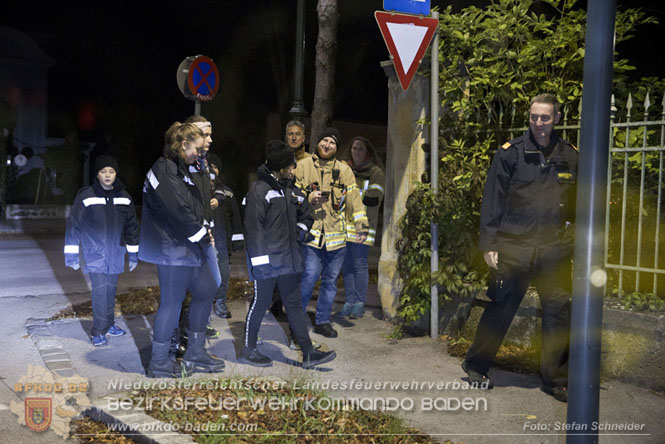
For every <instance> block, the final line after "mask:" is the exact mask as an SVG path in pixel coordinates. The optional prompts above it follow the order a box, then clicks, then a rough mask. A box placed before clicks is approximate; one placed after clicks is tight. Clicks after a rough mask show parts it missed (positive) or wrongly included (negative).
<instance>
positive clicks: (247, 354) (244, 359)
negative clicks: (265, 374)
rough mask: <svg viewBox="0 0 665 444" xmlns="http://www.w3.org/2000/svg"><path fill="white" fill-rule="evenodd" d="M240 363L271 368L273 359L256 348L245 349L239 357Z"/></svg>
mask: <svg viewBox="0 0 665 444" xmlns="http://www.w3.org/2000/svg"><path fill="white" fill-rule="evenodd" d="M238 362H241V363H243V364H249V365H253V366H254V367H271V366H272V359H270V358H269V357H267V356H266V355H263V354H261V353H260V352H259V351H258V350H257V349H256V348H249V347H243V348H242V350H240V355H239V356H238Z"/></svg>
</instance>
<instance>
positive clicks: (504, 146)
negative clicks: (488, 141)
mask: <svg viewBox="0 0 665 444" xmlns="http://www.w3.org/2000/svg"><path fill="white" fill-rule="evenodd" d="M511 146H513V144H512V143H510V142H506V143H504V144H503V145H501V148H502V149H504V150H507V149H508V148H510V147H511Z"/></svg>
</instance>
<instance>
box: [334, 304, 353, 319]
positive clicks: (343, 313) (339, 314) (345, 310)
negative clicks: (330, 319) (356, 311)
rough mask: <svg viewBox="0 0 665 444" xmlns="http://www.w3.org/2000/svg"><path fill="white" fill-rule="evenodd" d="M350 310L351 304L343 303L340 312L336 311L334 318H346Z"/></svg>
mask: <svg viewBox="0 0 665 444" xmlns="http://www.w3.org/2000/svg"><path fill="white" fill-rule="evenodd" d="M352 308H353V304H351V303H350V302H345V303H344V306H343V307H342V309H341V310H340V311H338V312H337V314H336V315H335V316H337V317H338V318H346V317H348V316H349V315H350V314H351V309H352Z"/></svg>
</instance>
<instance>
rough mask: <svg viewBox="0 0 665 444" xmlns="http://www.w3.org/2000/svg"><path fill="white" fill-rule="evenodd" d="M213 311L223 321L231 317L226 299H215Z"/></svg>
mask: <svg viewBox="0 0 665 444" xmlns="http://www.w3.org/2000/svg"><path fill="white" fill-rule="evenodd" d="M212 310H213V311H214V312H215V314H216V315H217V316H219V317H220V318H222V319H228V318H230V317H231V312H230V311H229V309H228V307H227V306H226V301H225V300H224V299H215V304H214V305H213V306H212Z"/></svg>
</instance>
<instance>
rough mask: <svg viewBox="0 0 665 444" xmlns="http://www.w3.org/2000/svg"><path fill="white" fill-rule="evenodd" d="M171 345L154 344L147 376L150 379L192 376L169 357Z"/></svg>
mask: <svg viewBox="0 0 665 444" xmlns="http://www.w3.org/2000/svg"><path fill="white" fill-rule="evenodd" d="M169 346H170V344H169V343H164V342H154V341H153V343H152V355H151V357H150V365H148V371H147V373H146V376H148V378H180V377H187V376H190V375H191V373H189V372H187V370H186V369H185V368H183V366H182V365H181V364H180V363H179V362H177V361H176V360H175V359H174V358H172V357H170V356H169Z"/></svg>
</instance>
